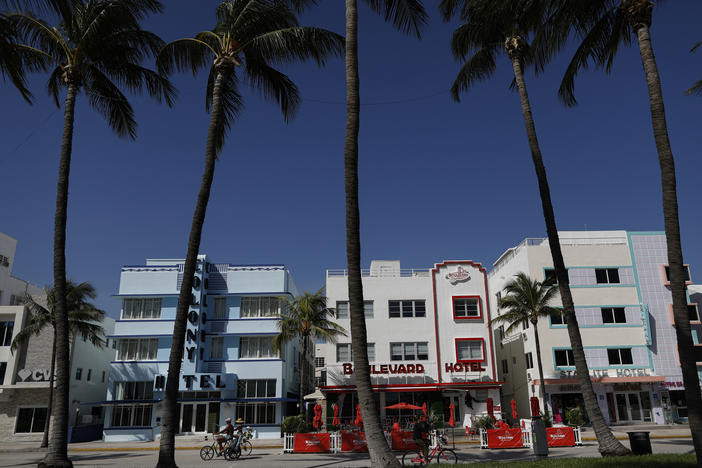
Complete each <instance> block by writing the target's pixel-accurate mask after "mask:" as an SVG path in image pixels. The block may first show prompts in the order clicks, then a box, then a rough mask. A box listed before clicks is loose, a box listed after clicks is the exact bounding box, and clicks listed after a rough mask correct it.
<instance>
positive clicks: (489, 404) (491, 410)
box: [486, 398, 495, 420]
mask: <svg viewBox="0 0 702 468" xmlns="http://www.w3.org/2000/svg"><path fill="white" fill-rule="evenodd" d="M486 403H487V413H488V416H490V417H491V418H492V419H493V420H494V419H495V416H494V415H493V414H492V413H493V411H494V410H495V408H494V407H493V405H492V398H488V399H487V402H486Z"/></svg>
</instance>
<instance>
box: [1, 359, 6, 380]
mask: <svg viewBox="0 0 702 468" xmlns="http://www.w3.org/2000/svg"><path fill="white" fill-rule="evenodd" d="M5 372H7V363H6V362H0V385H2V384H3V383H4V382H5Z"/></svg>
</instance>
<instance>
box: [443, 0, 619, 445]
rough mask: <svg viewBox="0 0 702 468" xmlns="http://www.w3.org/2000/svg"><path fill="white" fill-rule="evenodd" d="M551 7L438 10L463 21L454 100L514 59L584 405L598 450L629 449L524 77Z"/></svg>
mask: <svg viewBox="0 0 702 468" xmlns="http://www.w3.org/2000/svg"><path fill="white" fill-rule="evenodd" d="M548 6H549V2H547V1H543V2H538V1H536V2H535V1H531V0H516V1H510V2H494V1H491V0H473V1H471V0H442V2H441V4H440V9H441V12H442V14H443V16H444V18H445V19H446V20H448V19H450V18H451V17H453V16H454V15H457V16H458V17H459V18H460V19H461V20H462V21H463V22H464V24H463V25H461V26H459V27H458V29H456V31H455V32H454V34H453V38H452V42H451V48H452V51H453V54H454V56H455V57H456V59H457V60H461V61H464V60H465V63H464V64H463V66H462V68H461V70H460V71H459V72H458V76H457V77H456V80H455V81H454V83H453V86H452V87H451V94H452V96H453V98H454V99H455V100H456V101H459V100H460V95H461V93H464V92H467V91H468V90H469V89H470V88H471V87H472V85H473V84H474V83H476V82H477V81H480V80H484V79H487V78H489V77H490V76H491V75H492V73H493V72H494V71H495V67H496V63H495V59H496V57H497V54H498V53H500V52H501V51H504V52H505V53H506V55H507V57H508V58H509V59H510V61H511V63H512V70H513V72H514V81H515V83H516V87H517V89H518V90H519V98H520V101H521V107H522V114H523V117H524V124H525V126H526V132H527V139H528V142H529V148H530V150H531V158H532V161H533V164H534V169H535V171H536V178H537V181H538V185H539V194H540V197H541V207H542V210H543V215H544V221H545V223H546V233H547V235H548V243H549V246H550V249H551V257H552V259H553V266H554V268H555V270H556V278H557V281H558V290H559V292H560V296H561V302H562V304H563V311H564V316H565V319H566V323H567V325H568V335H569V337H570V343H571V347H572V350H573V357H574V358H575V368H576V370H577V375H578V380H579V383H580V390H581V391H582V394H583V400H584V403H585V410H586V411H587V414H588V417H589V419H590V421H591V422H592V426H593V429H594V431H595V435H596V436H597V441H598V443H599V450H600V453H602V455H623V454H627V453H629V450H628V449H627V448H626V447H624V446H623V445H622V444H621V443H620V442H619V441H618V440H617V439H616V438H615V437H614V435H613V434H612V431H611V430H610V428H609V427H607V424H606V422H605V419H604V417H603V415H602V410H601V409H600V407H599V404H598V402H597V396H596V395H595V392H594V390H593V387H592V381H591V380H590V373H589V370H588V366H587V362H586V361H585V352H584V350H583V342H582V337H581V336H580V328H579V327H578V322H577V320H576V318H575V307H574V304H573V297H572V295H571V292H570V287H569V285H568V271H567V270H566V267H565V262H564V260H563V253H562V251H561V244H560V241H559V238H558V229H557V227H556V218H555V214H554V212H553V204H552V202H551V192H550V189H549V184H548V178H547V176H546V168H545V166H544V163H543V158H542V156H541V148H540V147H539V141H538V138H537V135H536V126H535V124H534V117H533V115H532V112H531V103H530V101H529V95H528V93H527V88H526V83H525V81H524V73H523V70H524V66H525V64H526V63H528V62H536V63H537V66H543V64H544V62H545V61H546V60H547V58H548V57H546V58H543V57H538V56H535V55H534V54H532V53H531V49H530V47H529V44H528V43H527V41H526V35H527V34H529V33H530V32H532V31H533V30H534V29H536V28H537V27H538V26H540V25H541V24H542V19H543V18H544V17H545V16H546V14H547V13H548V12H549V10H548Z"/></svg>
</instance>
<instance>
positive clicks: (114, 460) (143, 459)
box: [0, 438, 693, 468]
mask: <svg viewBox="0 0 702 468" xmlns="http://www.w3.org/2000/svg"><path fill="white" fill-rule="evenodd" d="M625 444H626V445H628V443H626V442H625ZM652 447H653V452H654V453H692V451H693V449H692V441H691V439H689V438H688V439H659V440H653V441H652ZM456 452H457V453H458V459H459V461H460V462H479V461H481V460H503V461H508V460H526V459H529V458H530V457H531V456H532V452H531V450H527V449H513V450H480V449H479V448H478V447H477V446H475V445H470V446H468V445H458V446H457V450H456ZM42 456H43V455H42V454H41V453H37V452H36V451H35V452H30V453H17V452H14V453H2V454H0V467H20V466H32V465H36V463H37V462H38V461H39V460H40V459H41V458H42ZM70 456H71V459H72V460H73V464H74V465H75V466H100V467H104V466H107V467H110V466H113V467H153V466H155V464H156V460H157V458H158V452H156V451H133V452H71V453H70ZM550 456H551V457H552V458H556V457H598V456H599V454H598V452H597V445H596V444H595V443H594V442H586V444H585V445H584V446H583V447H575V448H559V449H551V451H550ZM176 458H177V461H178V465H179V466H181V467H190V466H213V467H229V466H242V465H243V466H248V467H285V468H287V467H291V468H298V467H299V468H306V467H319V468H322V467H324V468H334V467H364V466H369V463H368V459H367V456H366V455H364V454H335V455H333V454H308V455H305V454H281V453H280V451H278V450H266V451H261V452H258V453H257V452H256V451H254V453H253V454H252V455H251V456H250V457H246V458H242V459H241V460H239V461H238V462H227V461H225V460H222V459H215V460H212V461H209V462H203V461H202V460H200V456H199V453H198V452H197V451H196V450H178V451H177V452H176Z"/></svg>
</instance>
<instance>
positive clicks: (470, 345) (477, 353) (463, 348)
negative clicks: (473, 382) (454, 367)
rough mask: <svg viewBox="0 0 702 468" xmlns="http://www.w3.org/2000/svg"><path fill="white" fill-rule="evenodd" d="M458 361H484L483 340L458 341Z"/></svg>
mask: <svg viewBox="0 0 702 468" xmlns="http://www.w3.org/2000/svg"><path fill="white" fill-rule="evenodd" d="M456 359H457V360H458V361H483V360H484V359H485V356H484V355H483V340H482V339H475V340H473V339H471V340H461V339H457V340H456Z"/></svg>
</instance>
